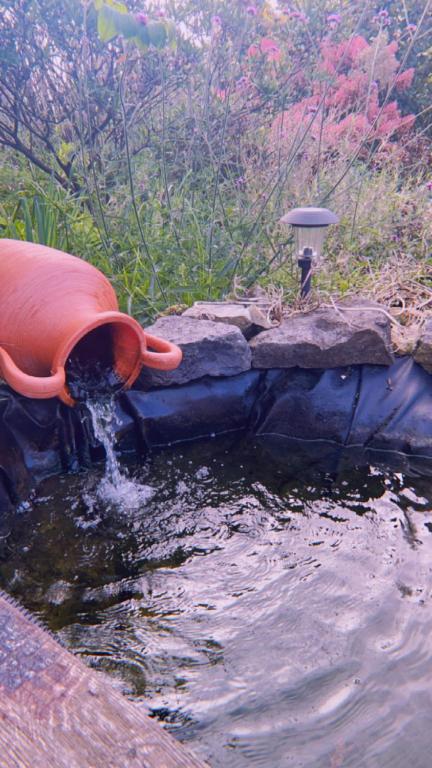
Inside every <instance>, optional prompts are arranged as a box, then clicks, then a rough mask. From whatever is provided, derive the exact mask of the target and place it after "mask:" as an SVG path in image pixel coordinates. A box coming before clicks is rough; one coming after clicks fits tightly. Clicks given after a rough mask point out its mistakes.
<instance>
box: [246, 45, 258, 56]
mask: <svg viewBox="0 0 432 768" xmlns="http://www.w3.org/2000/svg"><path fill="white" fill-rule="evenodd" d="M259 55H260V48H259V45H250V46H249V48H248V50H247V54H246V56H247V57H248V59H254V58H255V57H256V56H259Z"/></svg>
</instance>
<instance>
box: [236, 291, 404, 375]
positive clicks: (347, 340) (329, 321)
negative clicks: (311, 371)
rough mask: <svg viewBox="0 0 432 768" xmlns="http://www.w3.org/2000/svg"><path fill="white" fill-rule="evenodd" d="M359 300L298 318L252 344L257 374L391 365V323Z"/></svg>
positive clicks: (274, 329)
mask: <svg viewBox="0 0 432 768" xmlns="http://www.w3.org/2000/svg"><path fill="white" fill-rule="evenodd" d="M380 309H381V308H380V307H379V305H378V304H375V303H373V302H371V301H368V300H362V299H358V300H355V301H350V302H347V301H345V302H343V303H341V304H339V308H338V310H335V309H333V308H321V309H317V310H314V311H312V312H308V313H304V314H299V315H294V316H293V317H291V318H288V319H286V320H284V321H283V322H282V323H281V325H280V326H279V327H278V328H273V329H272V330H270V331H264V332H263V333H260V334H259V335H258V336H255V338H253V339H252V340H251V342H250V347H251V349H252V367H253V368H293V367H295V366H298V367H300V368H338V367H344V366H349V365H360V364H370V365H391V363H392V362H393V356H392V352H391V338H390V321H389V319H388V318H387V317H386V315H385V314H383V312H382V311H379V310H380Z"/></svg>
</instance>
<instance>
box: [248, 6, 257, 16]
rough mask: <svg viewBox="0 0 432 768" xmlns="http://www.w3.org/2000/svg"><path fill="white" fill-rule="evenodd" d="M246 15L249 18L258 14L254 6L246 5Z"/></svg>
mask: <svg viewBox="0 0 432 768" xmlns="http://www.w3.org/2000/svg"><path fill="white" fill-rule="evenodd" d="M246 13H248V14H249V16H256V15H257V13H258V8H257V7H256V5H248V7H247V8H246Z"/></svg>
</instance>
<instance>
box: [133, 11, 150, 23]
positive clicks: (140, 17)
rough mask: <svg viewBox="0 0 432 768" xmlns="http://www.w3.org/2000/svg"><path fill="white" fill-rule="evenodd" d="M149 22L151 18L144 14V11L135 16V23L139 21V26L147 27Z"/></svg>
mask: <svg viewBox="0 0 432 768" xmlns="http://www.w3.org/2000/svg"><path fill="white" fill-rule="evenodd" d="M148 20H149V17H148V16H147V14H146V13H142V11H140V12H139V13H136V14H135V21H137V22H138V24H144V26H145V25H146V24H148Z"/></svg>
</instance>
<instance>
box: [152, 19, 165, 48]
mask: <svg viewBox="0 0 432 768" xmlns="http://www.w3.org/2000/svg"><path fill="white" fill-rule="evenodd" d="M147 30H148V36H149V40H150V44H151V45H154V47H155V48H163V47H164V46H165V45H166V43H167V40H168V33H167V30H166V29H165V24H164V23H163V22H162V21H153V22H151V23H150V24H147Z"/></svg>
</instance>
